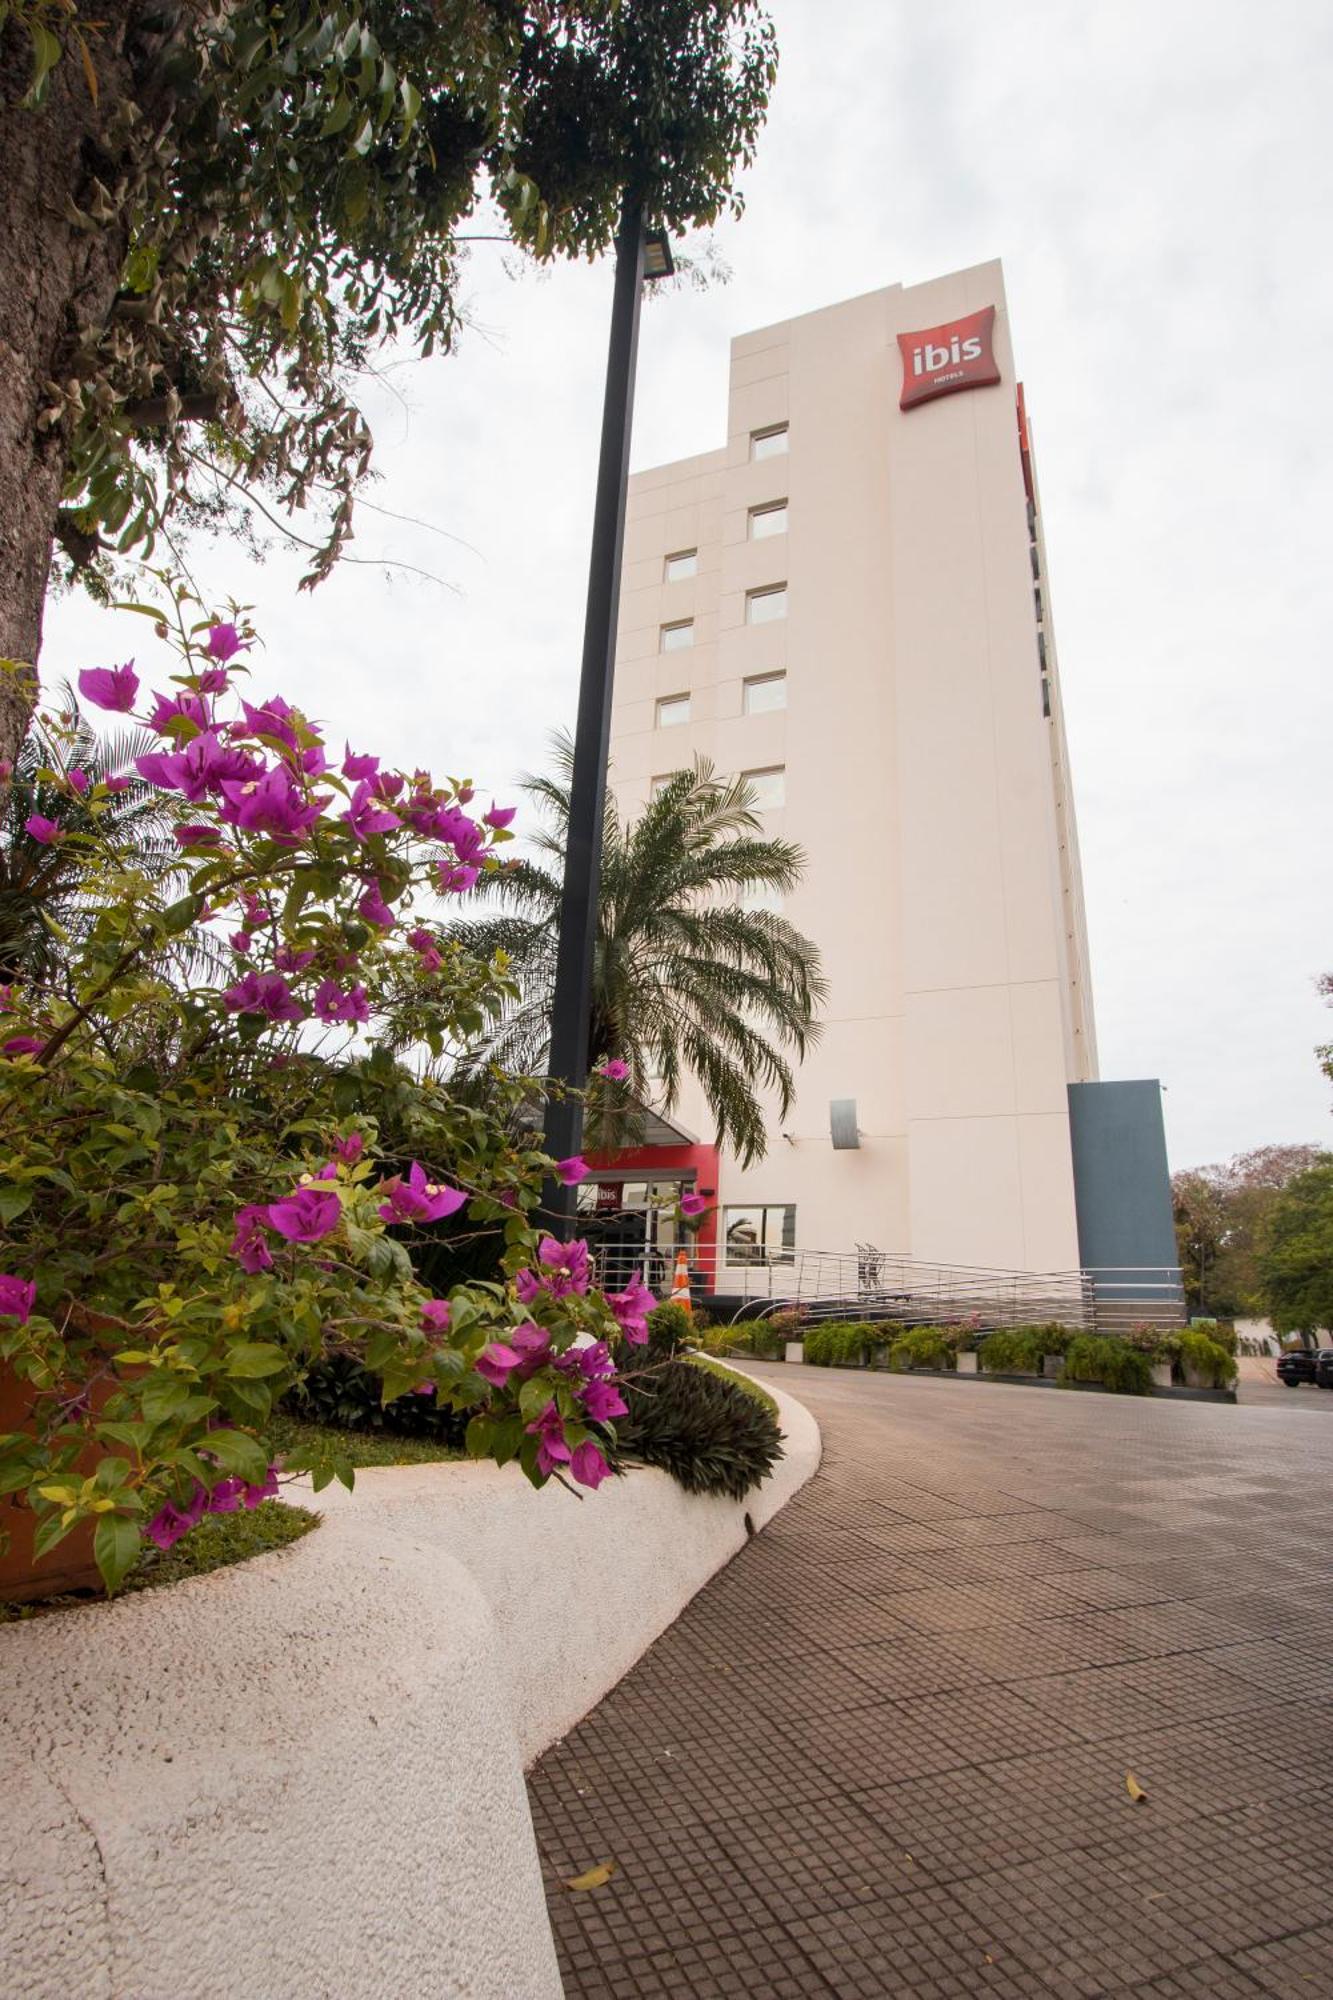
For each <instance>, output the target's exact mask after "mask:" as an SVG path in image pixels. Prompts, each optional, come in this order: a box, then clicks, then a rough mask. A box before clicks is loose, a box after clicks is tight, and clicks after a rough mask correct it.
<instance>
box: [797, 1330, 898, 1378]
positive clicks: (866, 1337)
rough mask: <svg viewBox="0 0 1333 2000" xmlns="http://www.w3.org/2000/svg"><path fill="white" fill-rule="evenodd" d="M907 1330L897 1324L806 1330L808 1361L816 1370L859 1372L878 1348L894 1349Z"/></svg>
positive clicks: (806, 1355)
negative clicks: (845, 1369)
mask: <svg viewBox="0 0 1333 2000" xmlns="http://www.w3.org/2000/svg"><path fill="white" fill-rule="evenodd" d="M905 1331H906V1329H905V1328H904V1327H902V1326H900V1325H899V1324H898V1323H897V1322H896V1321H894V1320H884V1321H882V1322H880V1323H879V1324H877V1325H876V1324H870V1323H867V1322H865V1321H861V1320H852V1321H846V1320H830V1321H828V1322H826V1323H825V1324H824V1325H821V1326H812V1327H808V1328H807V1329H806V1332H805V1334H804V1336H803V1337H804V1340H805V1358H806V1360H807V1361H808V1362H810V1363H811V1364H812V1365H813V1366H814V1367H816V1368H849V1367H850V1368H860V1367H863V1366H864V1365H865V1364H866V1362H867V1361H869V1359H870V1358H871V1356H872V1355H873V1354H874V1353H875V1351H876V1350H877V1349H878V1348H881V1347H888V1346H891V1345H892V1343H893V1341H894V1340H896V1339H897V1337H898V1336H899V1335H900V1334H901V1333H903V1332H905Z"/></svg>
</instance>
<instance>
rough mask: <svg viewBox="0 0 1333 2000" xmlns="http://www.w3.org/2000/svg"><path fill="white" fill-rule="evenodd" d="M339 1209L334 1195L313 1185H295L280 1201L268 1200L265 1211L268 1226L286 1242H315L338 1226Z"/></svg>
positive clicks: (340, 1206) (340, 1208)
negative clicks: (297, 1186) (299, 1186)
mask: <svg viewBox="0 0 1333 2000" xmlns="http://www.w3.org/2000/svg"><path fill="white" fill-rule="evenodd" d="M342 1212H343V1211H342V1203H341V1202H340V1201H339V1199H338V1197H337V1195H336V1194H326V1193H324V1192H323V1191H322V1190H321V1189H319V1188H315V1187H302V1188H297V1189H296V1191H295V1192H294V1193H293V1194H288V1195H284V1196H283V1198H282V1200H281V1201H274V1202H270V1203H269V1206H268V1210H267V1214H268V1223H269V1228H270V1229H276V1230H277V1232H278V1234H279V1236H285V1237H286V1238H287V1241H288V1242H289V1243H318V1242H319V1241H320V1239H321V1238H322V1237H325V1236H328V1235H330V1234H331V1232H332V1231H333V1230H335V1229H336V1228H337V1227H338V1223H339V1221H340V1219H341V1217H342Z"/></svg>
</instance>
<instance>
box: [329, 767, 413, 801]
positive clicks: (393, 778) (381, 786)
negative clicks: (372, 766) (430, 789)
mask: <svg viewBox="0 0 1333 2000" xmlns="http://www.w3.org/2000/svg"><path fill="white" fill-rule="evenodd" d="M358 761H369V760H362V759H359V760H358ZM374 761H375V762H376V763H377V764H378V762H379V758H378V757H376V758H375V760H374ZM343 768H344V769H346V766H345V765H344V767H343ZM347 775H348V777H349V778H350V777H354V776H355V775H356V774H355V773H354V772H352V771H348V772H347ZM363 775H365V774H363ZM406 783H407V779H406V778H405V777H404V776H403V774H402V772H401V771H381V772H380V773H379V775H378V776H377V777H376V779H375V797H376V798H377V799H396V798H397V796H398V794H399V792H401V791H402V789H403V786H404V785H405V784H406Z"/></svg>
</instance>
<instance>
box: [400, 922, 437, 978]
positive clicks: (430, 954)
mask: <svg viewBox="0 0 1333 2000" xmlns="http://www.w3.org/2000/svg"><path fill="white" fill-rule="evenodd" d="M407 942H408V943H409V944H410V945H411V947H412V949H413V951H414V952H415V953H416V955H417V957H418V958H419V959H420V960H421V970H422V971H423V972H438V971H439V969H440V967H441V966H442V965H443V964H444V960H443V959H442V958H441V956H440V954H439V951H438V949H437V947H436V944H435V940H434V938H433V937H432V936H431V934H430V932H429V931H426V930H416V931H409V932H408V934H407Z"/></svg>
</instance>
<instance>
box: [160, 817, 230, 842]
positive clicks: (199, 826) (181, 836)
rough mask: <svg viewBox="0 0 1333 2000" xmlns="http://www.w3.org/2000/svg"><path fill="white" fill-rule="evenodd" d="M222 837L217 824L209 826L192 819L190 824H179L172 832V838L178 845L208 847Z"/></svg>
mask: <svg viewBox="0 0 1333 2000" xmlns="http://www.w3.org/2000/svg"><path fill="white" fill-rule="evenodd" d="M221 838H222V835H221V834H220V833H219V832H218V830H217V828H216V827H215V826H209V825H207V824H206V823H205V822H202V821H199V820H192V821H191V822H190V824H189V825H188V826H178V827H176V828H175V830H174V831H173V833H172V839H173V840H174V841H175V843H176V845H177V847H208V846H210V845H211V843H212V842H213V841H215V840H221Z"/></svg>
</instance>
